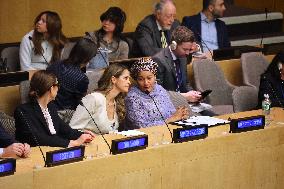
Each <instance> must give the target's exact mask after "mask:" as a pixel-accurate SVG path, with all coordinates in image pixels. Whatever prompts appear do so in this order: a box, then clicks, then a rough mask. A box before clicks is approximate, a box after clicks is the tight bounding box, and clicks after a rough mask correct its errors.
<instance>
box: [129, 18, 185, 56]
mask: <svg viewBox="0 0 284 189" xmlns="http://www.w3.org/2000/svg"><path fill="white" fill-rule="evenodd" d="M179 25H180V23H179V21H178V20H175V21H174V22H173V24H172V27H171V29H170V31H169V32H168V33H167V34H166V35H167V40H168V41H170V38H171V33H172V31H173V30H174V29H175V28H176V27H177V26H179ZM161 49H162V45H161V34H160V31H159V29H158V25H157V23H156V18H155V16H154V15H153V14H152V15H149V16H147V17H145V18H144V19H143V20H142V21H141V22H140V23H139V24H138V26H137V28H136V30H135V33H134V43H133V52H132V54H133V55H134V56H135V57H143V56H153V55H154V54H156V53H157V52H159V51H160V50H161Z"/></svg>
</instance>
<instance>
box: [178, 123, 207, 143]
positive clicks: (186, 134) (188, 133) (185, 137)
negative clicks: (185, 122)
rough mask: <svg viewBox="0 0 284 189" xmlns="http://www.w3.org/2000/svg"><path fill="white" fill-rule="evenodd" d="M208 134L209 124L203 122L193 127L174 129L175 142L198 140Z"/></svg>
mask: <svg viewBox="0 0 284 189" xmlns="http://www.w3.org/2000/svg"><path fill="white" fill-rule="evenodd" d="M207 136H208V125H206V124H202V125H198V126H193V127H185V128H177V129H174V130H173V142H175V143H177V142H185V141H191V140H198V139H202V138H206V137H207Z"/></svg>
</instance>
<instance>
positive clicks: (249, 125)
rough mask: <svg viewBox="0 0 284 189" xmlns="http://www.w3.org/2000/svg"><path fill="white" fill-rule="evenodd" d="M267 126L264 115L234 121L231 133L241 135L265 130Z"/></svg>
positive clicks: (232, 121) (231, 123) (231, 124)
mask: <svg viewBox="0 0 284 189" xmlns="http://www.w3.org/2000/svg"><path fill="white" fill-rule="evenodd" d="M264 125H265V117H264V115H258V116H252V117H245V118H239V119H232V120H231V122H230V133H240V132H246V131H252V130H257V129H263V128H264Z"/></svg>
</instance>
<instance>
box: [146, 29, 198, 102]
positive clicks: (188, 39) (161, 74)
mask: <svg viewBox="0 0 284 189" xmlns="http://www.w3.org/2000/svg"><path fill="white" fill-rule="evenodd" d="M171 41H172V42H171V44H170V46H169V47H167V48H165V49H162V50H161V51H160V52H158V53H157V54H156V55H154V56H153V57H152V58H153V60H154V61H155V62H157V63H158V73H157V81H158V83H159V84H160V85H162V86H163V87H164V88H165V89H166V90H168V91H177V92H180V93H181V95H183V96H184V97H185V98H186V99H187V100H188V101H189V102H198V101H199V100H200V99H201V95H200V92H198V91H194V90H193V89H192V87H191V86H190V82H189V79H188V77H187V58H186V57H187V56H188V55H189V54H191V53H193V52H195V49H196V43H195V38H194V34H193V32H192V31H190V30H189V29H188V28H186V27H184V26H179V27H177V28H176V29H175V30H174V31H173V33H172V38H171Z"/></svg>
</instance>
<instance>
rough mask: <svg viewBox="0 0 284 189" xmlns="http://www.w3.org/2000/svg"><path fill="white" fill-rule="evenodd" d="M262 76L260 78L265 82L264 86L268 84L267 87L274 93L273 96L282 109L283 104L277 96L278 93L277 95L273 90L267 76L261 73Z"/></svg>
mask: <svg viewBox="0 0 284 189" xmlns="http://www.w3.org/2000/svg"><path fill="white" fill-rule="evenodd" d="M261 77H262V79H263V80H264V81H265V82H266V84H267V85H266V86H268V87H269V88H270V90H271V92H272V95H274V96H275V97H276V99H277V101H278V103H279V104H280V106H281V108H282V109H283V110H284V106H283V104H282V102H281V100H280V99H281V98H279V97H278V95H277V93H276V92H275V90H274V88H273V86H272V85H271V83H270V82H269V81H268V80H267V77H266V76H265V75H263V76H261Z"/></svg>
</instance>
